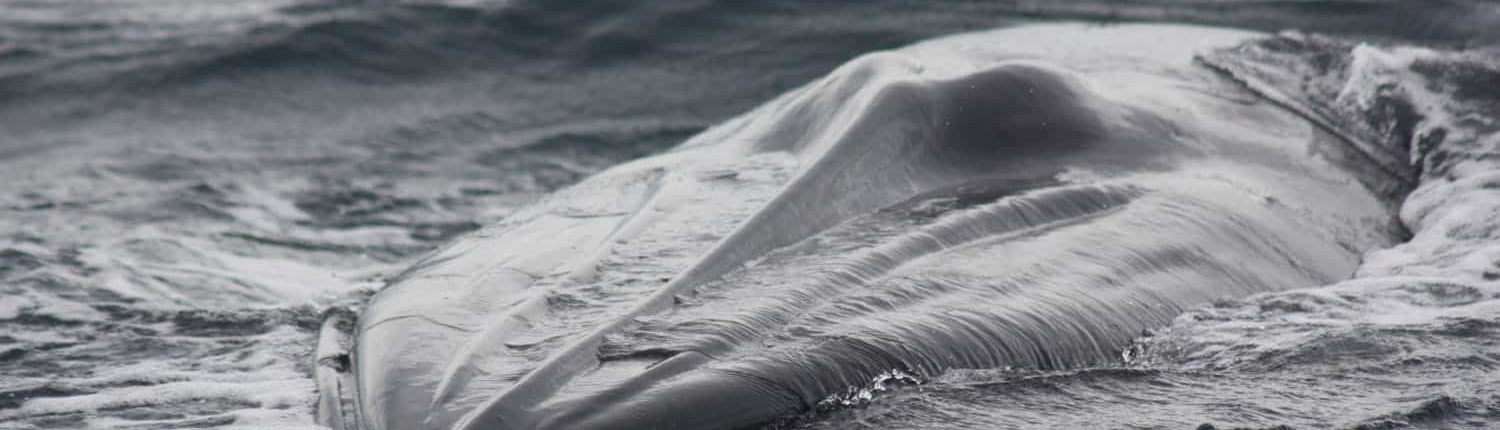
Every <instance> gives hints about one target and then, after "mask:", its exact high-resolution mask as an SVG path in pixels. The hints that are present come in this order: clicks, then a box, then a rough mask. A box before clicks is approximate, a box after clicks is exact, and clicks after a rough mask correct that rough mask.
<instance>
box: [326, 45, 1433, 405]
mask: <svg viewBox="0 0 1500 430" xmlns="http://www.w3.org/2000/svg"><path fill="white" fill-rule="evenodd" d="M1256 37H1260V35H1259V34H1257V33H1253V32H1246V31H1240V30H1229V29H1218V28H1207V27H1194V26H1177V25H1154V24H1132V25H1097V24H1069V23H1058V24H1039V25H1028V26H1020V27H1010V28H1002V29H996V30H989V31H982V32H976V33H967V34H960V35H955V36H948V37H943V38H939V39H934V40H929V41H925V42H920V43H917V44H915V45H911V46H907V47H904V48H899V49H894V50H890V51H883V52H876V53H871V54H866V55H863V56H860V57H858V58H855V59H853V60H851V61H850V62H848V63H846V64H844V65H843V66H840V67H839V68H837V69H835V70H833V71H831V72H829V73H828V75H827V76H825V77H823V78H821V79H818V80H816V81H814V82H811V83H809V84H806V85H804V86H801V87H799V88H796V89H793V90H791V91H789V92H787V93H785V94H783V95H781V96H779V97H777V98H775V99H773V100H770V101H768V102H766V103H765V104H763V105H761V106H759V107H757V108H755V109H752V110H750V111H749V112H746V113H744V114H742V115H740V116H737V117H735V118H732V119H729V120H727V121H725V122H723V123H721V124H719V125H717V126H715V127H712V128H709V129H707V130H705V131H703V132H702V133H700V134H698V135H696V136H693V137H691V138H689V139H688V140H686V141H685V142H683V143H681V144H680V145H678V146H676V147H673V148H671V149H670V150H666V151H664V152H662V153H659V154H655V155H652V156H648V157H645V158H641V159H637V160H633V161H630V162H626V163H624V164H621V165H618V166H615V167H612V168H610V169H607V170H605V171H602V172H600V173H598V174H596V175H593V176H591V177H589V178H587V179H585V180H583V181H581V182H579V183H577V184H575V185H573V186H571V187H568V188H565V189H563V190H560V191H558V192H556V193H554V194H552V195H550V196H547V197H544V198H542V199H540V200H539V201H537V202H535V203H534V204H532V205H530V206H528V207H526V208H524V209H520V210H518V211H516V212H515V213H513V214H511V215H509V216H508V217H507V218H506V219H504V220H502V221H499V222H497V223H495V224H493V225H488V226H485V227H483V228H481V229H479V230H477V231H475V232H473V233H471V234H469V235H467V236H465V237H462V238H460V239H458V240H456V241H454V242H453V243H451V244H448V245H446V246H444V247H443V248H440V249H438V250H436V251H434V252H433V253H431V254H430V255H428V256H426V257H424V258H423V259H421V260H420V261H418V262H417V263H415V264H414V265H413V266H412V267H410V268H409V269H407V270H406V271H404V272H402V273H401V274H399V275H398V276H395V277H394V278H392V279H391V280H390V281H389V282H388V285H387V286H385V287H384V288H383V289H381V290H380V291H378V292H377V293H375V294H374V296H373V297H371V298H370V300H369V301H368V303H366V304H365V305H364V306H363V307H362V309H360V310H359V313H358V315H357V316H356V315H348V314H340V315H339V316H338V319H337V320H336V321H334V320H330V321H333V322H330V323H328V324H325V333H324V335H322V336H321V338H322V339H324V341H323V343H324V344H325V345H334V346H329V347H326V348H325V347H324V346H321V345H320V347H319V351H318V353H317V355H319V357H320V362H323V363H324V364H325V365H324V366H320V367H319V370H318V372H319V374H318V375H317V381H318V383H319V388H320V390H321V393H322V394H321V395H322V396H323V399H322V400H320V402H319V405H320V406H319V416H320V421H321V422H323V423H325V424H326V425H330V426H333V427H334V428H359V429H368V430H408V429H462V430H482V429H483V430H533V429H578V430H590V429H681V430H713V429H744V428H757V427H759V426H766V425H771V424H775V423H778V422H786V421H788V420H794V419H796V418H797V417H799V416H805V415H806V414H809V413H817V412H818V411H822V410H827V409H829V408H839V407H849V406H848V405H850V404H855V403H857V402H858V400H859V398H860V397H861V396H867V395H869V394H870V392H871V389H872V388H882V387H885V386H887V385H892V384H897V383H899V384H920V383H923V382H924V381H929V380H933V379H935V378H938V377H940V376H942V375H944V374H945V373H947V372H955V371H962V370H990V369H1012V370H1021V371H1027V370H1035V371H1050V370H1065V369H1076V368H1085V367H1091V366H1110V365H1119V364H1120V363H1121V362H1122V360H1124V359H1123V358H1122V354H1128V347H1129V346H1130V344H1131V342H1132V341H1133V340H1134V339H1136V338H1138V337H1139V336H1141V335H1142V333H1145V332H1148V331H1150V330H1152V329H1154V328H1158V327H1162V326H1165V325H1166V324H1167V323H1168V322H1170V321H1171V320H1172V319H1173V318H1174V317H1176V316H1178V315H1179V314H1181V313H1183V312H1184V311H1186V310H1189V309H1192V308H1193V307H1197V306H1204V305H1207V304H1210V303H1213V302H1214V301H1215V300H1221V299H1228V298H1236V297H1244V296H1248V295H1251V294H1256V293H1260V292H1267V291H1277V290H1284V289H1291V288H1302V287H1311V286H1317V285H1323V284H1327V283H1330V282H1334V281H1337V280H1341V279H1344V278H1346V277H1348V276H1349V275H1350V274H1351V273H1352V272H1353V271H1354V269H1355V267H1356V266H1357V264H1358V262H1359V259H1360V256H1361V254H1362V253H1363V252H1365V251H1367V250H1372V249H1377V248H1381V247H1385V246H1389V245H1391V244H1392V243H1394V242H1396V241H1397V240H1398V239H1400V236H1401V234H1402V233H1401V231H1400V230H1399V227H1396V223H1394V222H1393V216H1392V213H1391V212H1392V209H1391V207H1392V199H1393V198H1394V197H1396V196H1398V195H1399V194H1400V193H1401V192H1402V190H1403V189H1404V187H1408V186H1409V180H1410V179H1409V176H1408V174H1407V173H1405V172H1404V171H1403V170H1402V166H1401V165H1400V163H1399V162H1392V161H1391V160H1390V159H1389V158H1390V157H1389V154H1380V153H1378V152H1372V151H1371V150H1370V149H1369V147H1368V146H1367V145H1361V144H1360V142H1351V141H1350V139H1349V138H1348V134H1340V133H1337V132H1336V130H1328V129H1327V127H1326V126H1325V125H1323V124H1319V123H1318V122H1317V121H1314V120H1311V119H1309V118H1307V117H1305V116H1302V115H1299V113H1298V112H1296V111H1294V110H1289V109H1287V108H1286V107H1285V106H1283V105H1280V104H1277V103H1275V102H1273V101H1268V100H1265V99H1263V98H1260V97H1258V96H1257V95H1256V94H1255V93H1254V92H1252V91H1251V90H1249V89H1247V88H1246V87H1245V86H1244V85H1242V84H1241V83H1240V82H1238V81H1236V80H1235V79H1233V78H1232V77H1230V76H1225V75H1224V74H1222V73H1220V72H1219V71H1217V70H1216V69H1215V68H1213V67H1208V66H1205V65H1204V64H1202V62H1201V61H1199V60H1197V58H1199V57H1198V55H1199V54H1200V53H1202V52H1206V51H1209V50H1214V49H1222V48H1226V47H1232V46H1235V45H1237V44H1240V43H1243V42H1245V41H1247V40H1251V39H1253V38H1256ZM340 327H341V328H340ZM336 330H345V331H347V335H346V336H345V337H347V339H346V340H345V341H340V340H338V338H339V336H338V335H335V334H330V333H333V331H336ZM343 344H348V346H347V347H339V346H338V345H343ZM339 357H342V358H343V359H341V360H338V359H335V358H339ZM330 361H336V362H338V364H337V365H330V364H328V362H330ZM346 406H347V407H346Z"/></svg>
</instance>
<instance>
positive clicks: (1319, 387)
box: [0, 0, 1500, 429]
mask: <svg viewBox="0 0 1500 430" xmlns="http://www.w3.org/2000/svg"><path fill="white" fill-rule="evenodd" d="M1054 20H1069V21H1073V20H1083V21H1094V22H1105V23H1109V22H1139V21H1146V22H1181V23H1197V24H1211V25H1222V26H1230V27H1238V28H1246V29H1253V30H1263V31H1279V30H1287V29H1289V30H1297V31H1300V32H1301V33H1305V34H1316V35H1321V36H1315V37H1314V40H1319V41H1321V42H1319V43H1304V44H1301V45H1297V44H1294V43H1293V44H1287V45H1297V46H1282V49H1281V50H1280V51H1277V50H1272V51H1274V52H1280V53H1282V54H1284V55H1270V54H1267V55H1259V54H1257V53H1256V52H1250V53H1242V54H1243V55H1237V56H1236V55H1229V56H1226V57H1225V58H1223V59H1222V61H1221V62H1217V63H1216V64H1220V65H1221V66H1224V65H1227V66H1224V67H1229V68H1233V67H1234V66H1235V65H1237V64H1238V65H1245V64H1248V65H1252V66H1254V65H1260V66H1266V67H1259V68H1256V67H1247V68H1246V69H1245V70H1273V71H1275V70H1282V71H1292V72H1288V73H1287V74H1286V75H1285V76H1281V77H1284V78H1286V79H1283V80H1278V79H1276V78H1277V77H1278V76H1280V75H1274V74H1269V75H1262V76H1260V81H1261V82H1264V83H1266V84H1267V85H1271V86H1273V87H1276V88H1280V92H1281V93H1284V94H1285V95H1287V96H1288V97H1289V98H1291V99H1293V100H1295V101H1294V102H1293V104H1296V103H1302V104H1304V105H1308V106H1305V108H1306V109H1308V110H1312V111H1317V112H1321V115H1322V116H1324V117H1326V118H1328V121H1331V122H1335V123H1346V124H1335V126H1344V127H1345V128H1346V129H1350V130H1364V131H1365V132H1366V133H1367V134H1370V135H1372V136H1375V137H1374V138H1373V139H1374V140H1379V141H1382V142H1385V143H1390V144H1391V145H1393V146H1394V147H1398V150H1397V152H1409V153H1411V154H1415V155H1413V156H1412V157H1411V158H1412V159H1413V160H1415V166H1413V167H1412V168H1413V170H1415V171H1417V172H1418V174H1420V175H1422V176H1423V177H1424V178H1427V179H1429V180H1431V181H1432V182H1431V183H1443V181H1448V182H1451V183H1453V184H1455V185H1454V187H1450V188H1441V187H1433V188H1431V189H1430V190H1429V191H1427V192H1425V193H1424V192H1421V191H1419V193H1418V194H1417V195H1415V197H1414V198H1415V199H1416V200H1415V203H1411V204H1408V205H1407V206H1405V209H1404V210H1403V211H1402V213H1401V214H1400V215H1401V217H1402V220H1403V221H1408V224H1414V225H1407V226H1406V227H1407V228H1408V229H1411V230H1416V231H1432V232H1436V233H1433V234H1432V235H1429V236H1422V235H1420V234H1419V235H1418V240H1417V241H1414V242H1413V243H1412V245H1411V246H1409V247H1407V248H1404V249H1398V250H1396V251H1390V252H1383V253H1382V252H1377V253H1375V254H1372V255H1370V256H1369V257H1368V259H1369V260H1371V261H1373V262H1374V264H1369V265H1366V266H1365V269H1364V270H1365V271H1366V272H1369V273H1361V275H1366V276H1370V277H1378V278H1379V279H1377V280H1372V281H1350V282H1347V283H1341V284H1338V285H1335V286H1332V287H1327V288H1318V289H1310V290H1297V291H1292V292H1287V293H1279V294H1271V295H1264V296H1255V297H1253V298H1250V299H1245V300H1235V301H1222V302H1219V303H1216V304H1214V305H1213V306H1210V307H1207V308H1203V309H1196V310H1192V311H1189V312H1188V313H1187V314H1185V315H1184V316H1182V317H1180V318H1178V319H1177V320H1176V321H1175V322H1174V323H1173V324H1172V325H1171V326H1169V327H1166V328H1163V329H1162V330H1159V331H1157V332H1155V333H1149V334H1143V336H1142V337H1141V338H1140V339H1138V340H1137V342H1136V346H1135V347H1132V348H1130V349H1127V350H1125V351H1122V358H1121V359H1120V361H1119V362H1118V363H1115V364H1113V365H1109V366H1104V367H1099V368H1091V369H1088V370H1082V371H1066V372H1050V371H1049V372H1043V371H1035V370H1018V369H1012V370H1003V369H1002V370H992V371H964V372H952V373H950V374H945V375H942V376H939V377H936V378H933V379H931V380H926V381H922V383H921V384H918V385H912V384H911V383H910V381H908V380H906V379H905V378H902V377H894V376H893V377H891V378H888V379H886V380H882V381H880V382H878V383H876V384H875V385H874V386H873V387H878V388H882V390H867V391H865V392H859V393H851V394H850V395H849V396H848V398H846V399H837V401H834V402H831V403H830V405H829V407H828V408H826V410H822V411H819V412H818V413H816V414H811V415H808V416H805V417H798V418H795V419H789V420H787V421H786V422H783V423H781V424H780V425H782V426H783V427H785V428H805V429H825V428H826V429H843V428H874V429H907V428H911V429H949V428H1194V427H1196V426H1198V425H1200V424H1204V423H1209V424H1212V425H1214V426H1217V427H1219V428H1235V427H1249V428H1269V427H1274V426H1277V425H1287V426H1290V427H1293V428H1403V427H1418V428H1489V427H1494V426H1500V391H1497V390H1496V388H1495V387H1497V386H1500V385H1497V384H1500V378H1497V377H1496V375H1497V373H1496V371H1497V370H1496V369H1497V368H1500V344H1497V342H1496V339H1497V336H1500V317H1497V316H1496V315H1500V286H1497V285H1496V282H1495V281H1496V280H1497V279H1500V251H1496V250H1495V248H1494V247H1493V246H1492V245H1489V243H1492V242H1493V240H1494V239H1496V238H1497V233H1496V231H1497V228H1496V227H1495V224H1493V221H1492V220H1493V218H1494V217H1493V216H1491V215H1493V213H1490V212H1485V211H1486V210H1492V209H1493V208H1494V207H1495V206H1494V205H1492V204H1490V205H1488V206H1486V203H1484V202H1486V201H1488V200H1485V198H1488V199H1491V200H1493V199H1494V198H1495V197H1494V191H1492V190H1494V189H1495V188H1497V187H1496V186H1495V185H1494V184H1496V183H1497V182H1496V181H1497V179H1495V177H1496V176H1495V175H1494V174H1493V172H1492V171H1484V170H1482V169H1481V167H1483V166H1487V165H1488V164H1484V162H1485V161H1486V160H1490V161H1493V160H1492V159H1493V158H1494V150H1493V149H1494V148H1495V147H1496V146H1494V142H1495V133H1494V128H1495V127H1496V122H1495V121H1496V120H1497V118H1500V115H1497V111H1500V106H1497V104H1500V101H1497V97H1500V78H1497V77H1500V73H1497V71H1496V70H1497V67H1496V64H1497V63H1496V60H1495V58H1496V57H1495V43H1496V41H1497V40H1500V30H1497V28H1500V6H1496V5H1494V4H1490V3H1487V2H1478V1H1474V2H1458V1H1448V2H1394V1H1390V2H1387V1H1332V2H1316V1H1306V2H1296V1H1229V2H1200V1H1149V2H1148V1H1142V2H1119V1H1101V2H1073V3H1066V4H1055V3H1054V2H1041V1H1039V2H1016V1H1011V2H983V1H973V2H970V1H944V2H922V3H917V2H904V1H868V2H856V1H849V2H706V1H700V2H693V1H657V2H625V1H618V2H616V1H609V2H604V1H600V2H565V1H511V2H482V1H481V2H447V3H440V2H427V3H418V2H327V1H324V2H315V1H261V0H248V1H223V0H213V1H183V0H115V1H84V0H57V1H11V2H5V3H0V213H3V216H0V428H6V429H8V428H21V429H29V428H149V429H155V428H184V427H192V428H199V427H224V428H299V427H300V428H312V427H314V424H313V419H312V405H313V402H314V399H315V396H314V387H313V382H312V378H311V372H312V363H311V362H312V360H311V354H312V348H313V344H314V342H315V337H316V328H317V327H316V326H317V324H318V322H319V319H320V316H321V314H322V313H323V312H324V311H325V310H326V309H328V308H330V307H334V306H357V305H359V304H361V303H362V302H363V300H364V299H365V298H366V297H368V295H369V294H370V293H371V292H372V291H374V290H376V289H378V288H380V286H382V285H383V281H384V279H386V278H387V277H389V276H393V275H395V274H396V273H397V272H399V271H400V270H402V269H404V267H405V266H407V265H409V264H410V263H411V262H412V261H413V260H414V259H415V258H418V257H420V256H421V255H423V254H424V253H425V252H427V251H429V250H431V249H433V248H435V247H436V246H438V245H441V244H443V243H446V242H448V241H449V240H450V239H451V238H453V237H455V236H457V235H459V234H462V233H464V232H467V231H470V230H473V229H476V228H478V227H479V226H481V225H485V224H489V223H492V222H494V221H497V220H500V219H504V218H505V217H506V215H507V214H509V213H510V212H511V211H512V210H514V209H516V208H518V207H520V206H521V205H523V204H525V203H528V202H531V201H533V200H535V199H536V198H537V197H538V196H540V195H542V194H544V193H546V192H548V191H551V190H555V189H558V188H560V187H563V186H566V185H568V184H571V183H573V182H575V181H577V180H579V179H581V178H582V177H584V176H586V175H588V174H590V173H592V172H595V171H597V170H599V169H602V168H604V167H607V166H610V165H612V164H614V163H618V162H621V161H625V160H629V159H632V158H635V157H639V156H642V155H645V154H650V153H653V152H657V151H661V150H664V149H666V148H668V147H670V146H672V145H675V144H677V143H679V142H681V141H682V140H683V139H685V138H687V137H688V136H691V135H692V134H694V133H696V132H698V131H700V130H703V129H705V128H707V127H709V126H712V125H714V124H716V123H719V122H720V121H722V120H724V119H725V118H727V117H729V116H730V115H733V114H737V113H739V112H742V111H744V110H746V109H748V108H750V107H753V106H754V105H756V104H759V103H761V102H764V101H766V100H768V99H770V98H772V97H774V96H776V95H777V94H779V93H781V92H783V91H785V90H788V89H790V88H793V87H795V86H798V85H801V84H803V83H805V82H807V81H809V80H812V79H814V78H816V77H817V76H820V75H822V74H824V73H827V72H828V71H829V70H831V69H833V68H834V67H836V66H837V65H839V64H841V63H843V62H845V61H847V60H849V59H850V58H853V57H855V56H857V55H860V54H864V53H867V52H870V51H873V50H879V49H885V48H893V47H898V46H902V45H906V44H909V43H912V42H916V41H920V40H923V39H927V38H930V37H935V36H940V35H945V34H950V33H958V32H963V31H972V30H979V29H987V28H992V27H999V26H1006V25H1013V24H1018V23H1027V22H1036V21H1054ZM1298 37H1303V36H1298ZM1325 37H1326V38H1325ZM1297 40H1305V39H1297ZM1361 44H1363V45H1361ZM1246 73H1251V72H1246ZM1403 85H1409V86H1410V87H1403ZM1418 90H1422V91H1418ZM1370 94H1387V95H1388V97H1376V96H1369V97H1367V96H1368V95H1370ZM1392 100H1394V101H1399V103H1397V102H1391V103H1390V104H1385V105H1383V104H1380V103H1383V102H1382V101H1392ZM1365 101H1374V102H1377V103H1376V104H1373V105H1372V104H1369V103H1363V104H1362V102H1365ZM1403 106H1404V107H1403ZM1408 111H1410V112H1408ZM1445 115H1446V116H1445ZM1435 129H1443V130H1445V131H1444V133H1445V135H1446V136H1447V139H1446V143H1448V146H1444V148H1449V150H1445V151H1435V150H1433V149H1432V148H1422V147H1421V145H1414V144H1413V143H1414V142H1422V141H1424V139H1422V138H1421V137H1423V136H1430V135H1431V132H1432V131H1433V130H1435ZM1423 133H1426V134H1423ZM1439 140H1442V139H1439ZM1428 141H1430V139H1429V140H1428ZM1465 145H1467V146H1465ZM1411 147H1415V150H1412V149H1411ZM1430 154H1441V155H1440V156H1439V157H1433V156H1431V155H1430ZM1437 158H1443V159H1437ZM1453 160H1460V161H1462V160H1473V162H1472V163H1463V162H1459V161H1453ZM1476 166H1477V167H1476ZM1487 172H1488V173H1487ZM1475 178H1478V179H1475ZM1455 189H1456V190H1459V191H1453V190H1455ZM1486 190H1491V191H1486ZM1470 191H1472V193H1470ZM1454 196H1458V197H1454ZM1476 196H1477V197H1476ZM1454 199H1468V200H1467V201H1471V202H1474V203H1473V207H1468V206H1462V205H1458V206H1455V205H1451V204H1448V202H1451V201H1452V200H1454ZM1434 208H1435V209H1434ZM1432 213H1438V214H1439V215H1442V216H1438V215H1432ZM1361 426H1363V427H1361Z"/></svg>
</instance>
